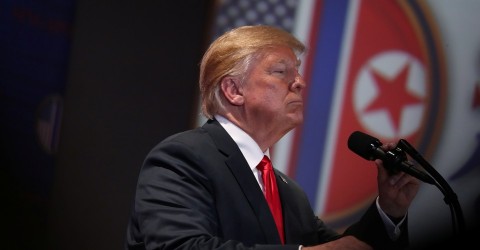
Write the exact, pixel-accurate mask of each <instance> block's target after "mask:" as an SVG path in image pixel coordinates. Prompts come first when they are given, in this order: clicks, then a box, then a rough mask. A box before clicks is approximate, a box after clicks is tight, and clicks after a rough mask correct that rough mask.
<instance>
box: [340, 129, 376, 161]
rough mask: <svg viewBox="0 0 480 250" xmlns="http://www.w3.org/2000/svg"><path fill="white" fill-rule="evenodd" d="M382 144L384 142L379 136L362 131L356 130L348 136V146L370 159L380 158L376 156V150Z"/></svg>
mask: <svg viewBox="0 0 480 250" xmlns="http://www.w3.org/2000/svg"><path fill="white" fill-rule="evenodd" d="M380 146H382V143H381V142H380V141H379V140H378V139H377V138H375V137H373V136H370V135H367V134H365V133H363V132H360V131H355V132H353V133H352V134H351V135H350V137H348V148H349V149H350V150H352V151H353V152H354V153H355V154H357V155H359V156H361V157H362V158H364V159H366V160H369V161H373V160H375V159H377V158H378V157H376V156H375V150H376V148H378V147H380Z"/></svg>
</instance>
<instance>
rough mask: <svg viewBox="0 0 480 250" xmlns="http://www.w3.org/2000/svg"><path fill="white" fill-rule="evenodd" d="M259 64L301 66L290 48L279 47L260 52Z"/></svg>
mask: <svg viewBox="0 0 480 250" xmlns="http://www.w3.org/2000/svg"><path fill="white" fill-rule="evenodd" d="M259 62H261V63H268V64H274V63H280V64H286V65H288V66H294V67H297V66H300V63H301V61H300V59H299V58H298V57H297V55H296V54H295V53H294V52H293V50H292V49H291V48H289V47H284V46H278V47H273V48H267V49H264V50H262V51H261V52H260V57H259Z"/></svg>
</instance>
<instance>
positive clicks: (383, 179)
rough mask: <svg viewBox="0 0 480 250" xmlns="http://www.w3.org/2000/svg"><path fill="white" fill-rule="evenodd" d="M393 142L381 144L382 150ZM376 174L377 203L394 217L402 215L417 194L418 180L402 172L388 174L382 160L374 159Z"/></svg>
mask: <svg viewBox="0 0 480 250" xmlns="http://www.w3.org/2000/svg"><path fill="white" fill-rule="evenodd" d="M395 146H396V145H395V144H394V143H386V144H384V145H382V149H383V150H384V151H388V150H391V149H394V148H395ZM375 164H376V165H377V169H378V175H377V184H378V193H379V197H378V203H379V204H380V207H381V208H382V210H383V211H384V212H385V213H386V214H388V215H389V216H392V217H394V218H401V217H403V216H404V215H405V214H406V213H407V211H408V208H409V206H410V204H411V203H412V201H413V199H414V198H415V196H416V195H417V192H418V189H419V187H420V181H419V180H418V179H417V178H415V177H413V176H411V175H409V174H406V173H404V172H399V173H396V174H394V175H390V174H389V173H388V171H387V170H386V169H385V168H384V166H383V162H382V160H379V159H377V160H375Z"/></svg>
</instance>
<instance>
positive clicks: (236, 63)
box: [199, 25, 305, 118]
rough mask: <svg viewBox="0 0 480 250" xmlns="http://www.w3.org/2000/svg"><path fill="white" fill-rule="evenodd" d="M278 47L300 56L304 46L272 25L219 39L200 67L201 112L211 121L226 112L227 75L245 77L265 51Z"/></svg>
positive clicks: (241, 29) (244, 29)
mask: <svg viewBox="0 0 480 250" xmlns="http://www.w3.org/2000/svg"><path fill="white" fill-rule="evenodd" d="M276 46H286V47H289V48H291V49H292V50H293V51H294V52H295V53H296V54H297V55H299V54H301V53H303V52H304V51H305V45H304V44H303V43H302V42H300V41H299V40H297V39H296V38H295V37H294V36H293V35H292V34H290V33H288V32H287V31H284V30H281V29H279V28H275V27H272V26H265V25H256V26H242V27H239V28H236V29H233V30H230V31H228V32H226V33H225V34H223V35H222V36H220V37H219V38H217V39H216V40H215V41H214V42H213V43H212V44H211V45H210V47H209V48H208V49H207V51H206V52H205V54H204V56H203V58H202V61H201V64H200V79H199V85H200V94H201V101H202V113H203V115H205V116H206V117H207V118H212V117H213V116H214V115H215V114H217V113H218V112H219V111H220V109H223V105H222V101H221V98H220V82H221V80H222V78H223V77H225V76H239V77H241V79H243V76H245V74H246V73H247V72H248V69H249V65H250V64H251V63H252V61H253V60H254V59H255V56H256V55H258V54H259V53H260V52H261V51H262V50H264V49H266V48H272V47H276Z"/></svg>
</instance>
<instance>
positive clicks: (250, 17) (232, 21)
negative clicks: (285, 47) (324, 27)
mask: <svg viewBox="0 0 480 250" xmlns="http://www.w3.org/2000/svg"><path fill="white" fill-rule="evenodd" d="M217 6H218V8H217V14H216V19H215V23H214V25H213V27H212V28H213V31H214V32H213V34H214V37H213V39H215V38H217V37H218V36H220V35H221V34H223V33H225V32H226V31H228V30H231V29H233V28H236V27H239V26H244V25H259V24H265V25H271V26H275V27H279V28H282V29H284V30H286V31H289V32H292V31H293V27H294V20H295V13H296V10H297V6H298V0H260V1H249V0H223V1H221V0H219V1H217Z"/></svg>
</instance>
